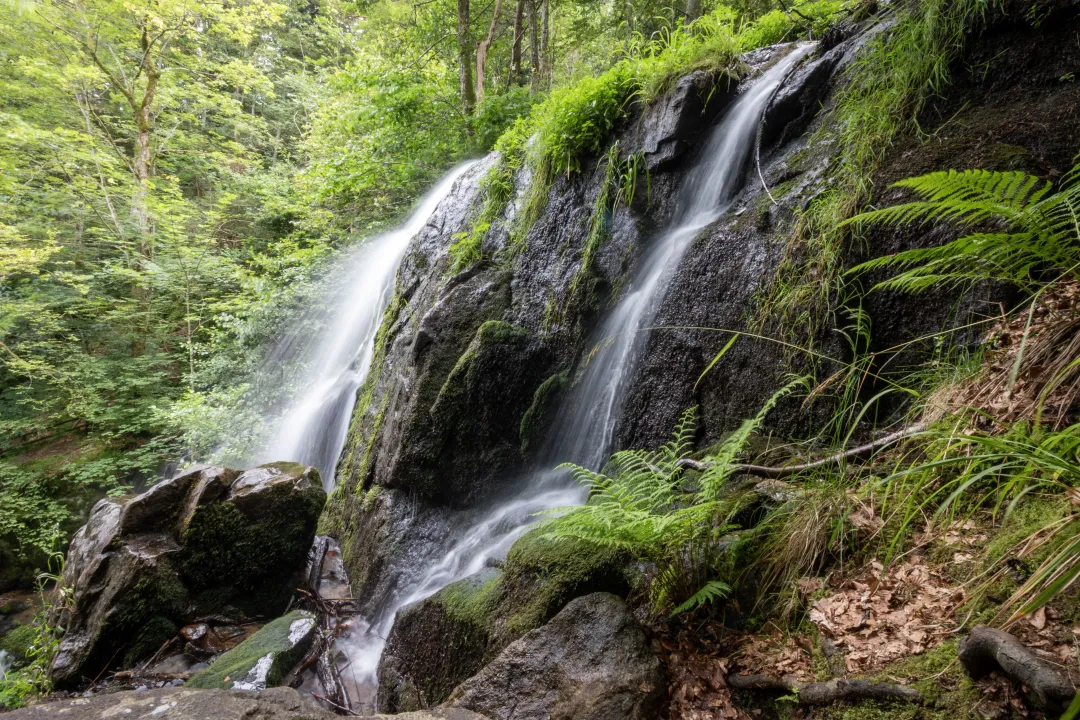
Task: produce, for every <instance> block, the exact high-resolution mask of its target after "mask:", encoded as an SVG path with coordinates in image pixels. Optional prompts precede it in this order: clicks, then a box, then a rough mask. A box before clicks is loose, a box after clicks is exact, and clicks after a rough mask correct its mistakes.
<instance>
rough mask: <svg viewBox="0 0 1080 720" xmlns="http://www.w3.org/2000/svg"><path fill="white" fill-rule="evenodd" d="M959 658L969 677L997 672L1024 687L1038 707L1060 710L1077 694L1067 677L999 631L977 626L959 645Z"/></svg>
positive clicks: (1011, 637) (978, 676)
mask: <svg viewBox="0 0 1080 720" xmlns="http://www.w3.org/2000/svg"><path fill="white" fill-rule="evenodd" d="M959 657H960V662H961V663H962V664H963V666H964V669H965V670H967V672H968V675H970V676H971V677H973V678H975V679H976V680H978V679H979V678H981V677H984V676H986V675H988V674H990V673H991V672H993V671H995V670H1000V671H1001V672H1003V673H1004V674H1005V675H1006V676H1008V677H1009V679H1010V680H1013V681H1014V682H1018V683H1020V684H1022V685H1024V686H1026V687H1027V688H1028V689H1029V690H1030V691H1031V694H1032V695H1033V696H1034V698H1035V700H1036V701H1038V703H1039V704H1040V705H1044V706H1046V705H1053V706H1059V707H1063V706H1065V705H1068V704H1069V702H1070V701H1071V700H1072V699H1073V696H1074V695H1075V694H1076V688H1075V687H1074V686H1073V684H1072V682H1070V681H1069V678H1068V677H1066V676H1065V675H1064V674H1063V673H1061V672H1059V671H1058V670H1057V669H1056V668H1055V667H1054V666H1052V665H1051V664H1050V663H1048V662H1046V661H1045V660H1041V659H1039V658H1038V657H1036V656H1035V654H1034V653H1032V652H1031V651H1030V650H1028V649H1027V647H1025V646H1024V644H1023V643H1022V642H1020V641H1019V640H1017V639H1016V638H1015V637H1013V636H1012V635H1010V634H1009V633H1007V632H1003V631H1001V630H995V629H994V628H991V627H987V626H985V625H978V626H976V627H975V628H974V629H973V630H972V631H971V633H970V634H969V635H968V636H967V637H966V638H964V639H963V640H962V641H961V642H960V650H959Z"/></svg>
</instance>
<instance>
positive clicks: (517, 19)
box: [507, 0, 525, 87]
mask: <svg viewBox="0 0 1080 720" xmlns="http://www.w3.org/2000/svg"><path fill="white" fill-rule="evenodd" d="M524 35H525V0H517V10H516V11H515V12H514V44H513V45H511V46H510V77H509V82H508V83H507V86H508V87H509V84H510V83H520V82H521V38H522V37H523V36H524Z"/></svg>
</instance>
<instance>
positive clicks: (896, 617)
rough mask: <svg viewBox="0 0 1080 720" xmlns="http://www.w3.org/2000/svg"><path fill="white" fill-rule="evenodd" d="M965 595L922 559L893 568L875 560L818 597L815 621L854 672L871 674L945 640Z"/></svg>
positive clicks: (814, 606) (812, 614)
mask: <svg viewBox="0 0 1080 720" xmlns="http://www.w3.org/2000/svg"><path fill="white" fill-rule="evenodd" d="M963 598H964V595H963V591H962V590H961V589H959V588H955V587H952V586H950V585H949V584H948V583H947V582H946V581H945V580H944V579H943V578H942V577H941V576H940V575H939V574H938V573H937V572H934V571H932V570H931V569H930V568H928V567H927V566H926V565H924V564H923V563H922V562H921V561H920V560H919V559H917V558H916V559H914V560H910V561H908V562H905V563H904V564H902V565H899V566H896V567H893V568H890V570H889V571H888V572H885V570H884V568H883V567H882V565H881V564H880V563H878V562H874V563H871V564H870V566H868V567H867V568H865V569H864V570H863V572H862V573H860V575H858V576H857V577H856V578H853V579H850V580H847V581H846V582H844V583H843V584H842V585H841V587H840V589H839V590H838V591H837V592H836V593H834V594H832V595H830V596H828V597H824V598H821V599H819V600H816V601H814V603H813V604H812V605H811V606H810V620H811V622H813V623H814V624H815V625H816V626H817V628H818V630H820V631H821V632H822V633H823V634H824V635H826V636H828V637H830V638H832V639H833V641H834V644H835V645H836V646H837V647H838V648H840V649H841V651H842V652H844V655H845V658H844V664H845V667H846V668H847V671H848V672H851V673H866V672H871V671H874V670H877V669H879V668H881V667H884V666H885V665H887V664H889V663H890V662H893V661H894V660H898V659H900V658H903V657H907V656H909V655H914V654H916V653H921V652H924V651H926V650H928V649H930V648H932V647H935V646H936V645H938V644H940V643H941V642H942V641H943V640H944V639H945V638H946V636H947V635H948V634H949V633H950V632H951V631H952V630H953V629H954V628H955V627H956V622H955V620H954V618H953V611H954V610H955V608H956V606H957V605H958V604H959V603H960V602H961V601H962V600H963Z"/></svg>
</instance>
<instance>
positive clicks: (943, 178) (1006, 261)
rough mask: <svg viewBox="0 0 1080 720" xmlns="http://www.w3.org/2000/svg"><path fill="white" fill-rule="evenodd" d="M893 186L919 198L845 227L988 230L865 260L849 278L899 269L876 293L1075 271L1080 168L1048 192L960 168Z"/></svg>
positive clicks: (1028, 280)
mask: <svg viewBox="0 0 1080 720" xmlns="http://www.w3.org/2000/svg"><path fill="white" fill-rule="evenodd" d="M894 187H901V188H905V189H908V190H910V191H912V192H913V193H915V195H916V196H918V197H919V199H918V200H916V201H914V202H909V203H903V204H900V205H894V206H892V207H887V208H881V209H878V210H872V211H870V212H865V213H862V214H861V215H857V216H856V217H854V218H851V219H850V220H848V221H846V222H845V223H844V225H855V226H857V227H864V226H866V225H872V224H878V225H887V226H893V227H895V226H903V225H918V224H921V225H929V224H936V223H942V222H951V223H955V224H957V225H960V226H961V227H967V228H975V227H986V226H993V230H992V231H976V232H971V233H969V234H967V235H964V236H963V237H960V238H958V239H956V240H954V241H952V242H950V243H947V244H945V245H942V246H939V247H933V248H920V249H915V250H908V251H906V252H902V253H897V254H896V255H891V256H887V257H881V258H876V259H874V260H871V261H869V262H865V263H863V264H861V265H859V266H857V267H855V268H854V269H852V270H851V271H850V272H852V273H863V272H867V271H871V270H878V269H882V268H898V269H900V270H902V272H900V273H899V274H897V275H895V276H894V277H892V278H890V279H888V280H886V281H884V282H881V283H879V284H878V285H877V286H876V287H877V288H883V289H890V290H900V291H906V292H921V291H924V290H928V289H930V288H931V287H934V286H940V285H955V284H962V283H970V282H976V281H980V280H1004V281H1007V282H1010V283H1014V284H1016V285H1019V286H1021V287H1028V286H1031V285H1033V284H1038V283H1039V281H1040V279H1041V277H1042V275H1043V273H1045V272H1046V271H1057V272H1058V273H1064V274H1072V273H1073V272H1074V271H1075V270H1076V268H1077V266H1078V265H1080V164H1078V165H1077V166H1075V167H1074V168H1073V169H1072V170H1071V171H1070V172H1069V173H1068V174H1067V175H1066V176H1065V178H1064V180H1063V182H1062V186H1061V189H1060V190H1059V191H1058V192H1052V190H1053V186H1052V184H1051V183H1050V182H1048V181H1045V180H1040V179H1039V178H1037V177H1034V176H1032V175H1028V174H1026V173H1022V172H990V171H987V170H965V171H963V172H957V171H955V170H950V171H947V172H935V173H930V174H929V175H922V176H919V177H914V178H908V179H906V180H901V181H900V182H898V183H896V184H895V185H894Z"/></svg>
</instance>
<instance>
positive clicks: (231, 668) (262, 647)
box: [187, 611, 312, 689]
mask: <svg viewBox="0 0 1080 720" xmlns="http://www.w3.org/2000/svg"><path fill="white" fill-rule="evenodd" d="M304 618H311V615H309V614H307V613H303V612H300V611H294V612H291V613H289V614H288V615H285V616H284V617H280V618H278V619H277V620H274V621H273V622H272V623H270V624H268V625H267V626H266V627H264V628H262V629H261V630H259V632H257V633H255V634H254V635H252V636H251V637H249V638H248V639H247V640H245V641H244V642H242V643H240V644H239V645H237V646H236V647H234V648H233V649H232V650H230V651H229V652H227V653H225V654H224V655H222V656H221V657H219V658H218V659H217V660H215V661H214V662H213V664H211V665H210V667H209V668H207V669H206V670H203V671H202V672H200V673H198V674H196V675H195V676H193V677H192V678H191V679H190V680H189V681H188V682H187V687H191V688H203V689H211V688H225V689H228V688H231V687H232V686H233V683H235V682H237V681H242V680H244V679H245V678H246V677H247V675H248V673H249V672H250V670H251V669H252V668H253V667H255V665H256V663H258V661H259V660H260V659H261V658H263V657H266V656H267V655H269V654H273V655H274V662H273V664H272V665H271V667H270V671H269V673H268V674H267V676H266V686H267V687H274V686H277V685H280V684H281V678H282V677H283V676H284V675H285V673H287V672H288V671H289V670H291V669H292V668H293V667H294V666H295V665H296V664H297V663H298V662H300V660H302V659H303V656H304V653H305V652H307V648H308V646H310V644H311V637H312V634H311V633H308V635H307V637H306V641H305V642H300V643H297V644H296V645H293V644H292V643H291V642H290V640H289V631H290V628H291V626H292V624H293V623H294V622H296V621H297V620H302V619H304ZM226 678H228V680H226Z"/></svg>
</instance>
